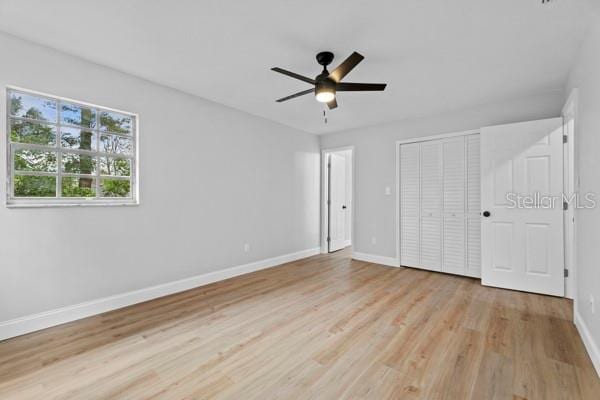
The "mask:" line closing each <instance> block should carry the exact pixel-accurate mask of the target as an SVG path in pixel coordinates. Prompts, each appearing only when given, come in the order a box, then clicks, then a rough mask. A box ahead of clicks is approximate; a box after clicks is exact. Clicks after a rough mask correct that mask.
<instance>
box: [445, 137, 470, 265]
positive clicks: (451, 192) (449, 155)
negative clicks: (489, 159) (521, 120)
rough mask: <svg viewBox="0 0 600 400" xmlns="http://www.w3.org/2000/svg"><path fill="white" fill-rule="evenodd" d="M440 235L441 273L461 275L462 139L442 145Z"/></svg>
mask: <svg viewBox="0 0 600 400" xmlns="http://www.w3.org/2000/svg"><path fill="white" fill-rule="evenodd" d="M442 149H443V151H442V159H443V168H442V170H443V210H444V212H443V224H442V226H443V235H442V243H443V245H442V272H448V273H452V274H460V275H464V274H465V271H466V226H465V223H466V222H465V186H466V184H465V181H466V175H465V174H466V160H465V138H464V136H461V137H458V138H452V139H446V140H443V141H442Z"/></svg>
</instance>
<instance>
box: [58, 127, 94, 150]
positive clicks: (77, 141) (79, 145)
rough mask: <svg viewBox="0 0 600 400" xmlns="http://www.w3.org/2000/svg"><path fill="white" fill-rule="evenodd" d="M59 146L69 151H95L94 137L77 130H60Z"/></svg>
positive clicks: (90, 133) (86, 132) (91, 133)
mask: <svg viewBox="0 0 600 400" xmlns="http://www.w3.org/2000/svg"><path fill="white" fill-rule="evenodd" d="M60 145H61V146H62V147H65V148H69V149H80V150H90V151H96V149H97V144H96V135H95V134H94V133H93V132H90V131H86V130H83V129H79V128H63V127H61V128H60Z"/></svg>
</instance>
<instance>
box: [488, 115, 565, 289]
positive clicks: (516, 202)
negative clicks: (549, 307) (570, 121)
mask: <svg viewBox="0 0 600 400" xmlns="http://www.w3.org/2000/svg"><path fill="white" fill-rule="evenodd" d="M561 124H562V120H561V119H560V118H553V119H547V120H541V121H531V122H524V123H519V124H510V125H502V126H495V127H489V128H484V129H482V131H481V163H482V164H481V178H482V180H481V182H482V189H481V203H482V204H481V205H482V208H483V210H484V213H483V214H484V218H482V283H483V284H484V285H489V286H497V287H502V288H508V289H516V290H523V291H528V292H536V293H544V294H550V295H556V296H563V295H564V275H563V269H564V258H563V216H562V213H563V211H562V197H561V193H562V189H563V176H562V174H563V168H562V164H563V158H562V146H563V145H562V126H561ZM553 199H555V200H553ZM485 211H487V212H489V213H490V215H489V217H485V215H486V213H485Z"/></svg>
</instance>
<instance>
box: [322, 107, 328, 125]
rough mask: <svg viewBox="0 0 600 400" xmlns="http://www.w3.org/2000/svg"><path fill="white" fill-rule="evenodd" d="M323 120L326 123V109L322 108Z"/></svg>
mask: <svg viewBox="0 0 600 400" xmlns="http://www.w3.org/2000/svg"><path fill="white" fill-rule="evenodd" d="M323 122H324V123H327V109H323Z"/></svg>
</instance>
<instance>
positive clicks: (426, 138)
mask: <svg viewBox="0 0 600 400" xmlns="http://www.w3.org/2000/svg"><path fill="white" fill-rule="evenodd" d="M479 133H480V130H479V129H471V130H467V131H460V132H451V133H442V134H439V135H431V136H421V137H415V138H410V139H404V140H397V141H396V263H397V265H398V267H400V266H401V264H400V262H401V261H400V260H401V252H400V244H401V241H402V238H401V237H400V146H401V145H403V144H409V143H420V142H428V141H431V140H440V139H449V138H455V137H460V136H465V137H466V136H470V135H476V134H479Z"/></svg>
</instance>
